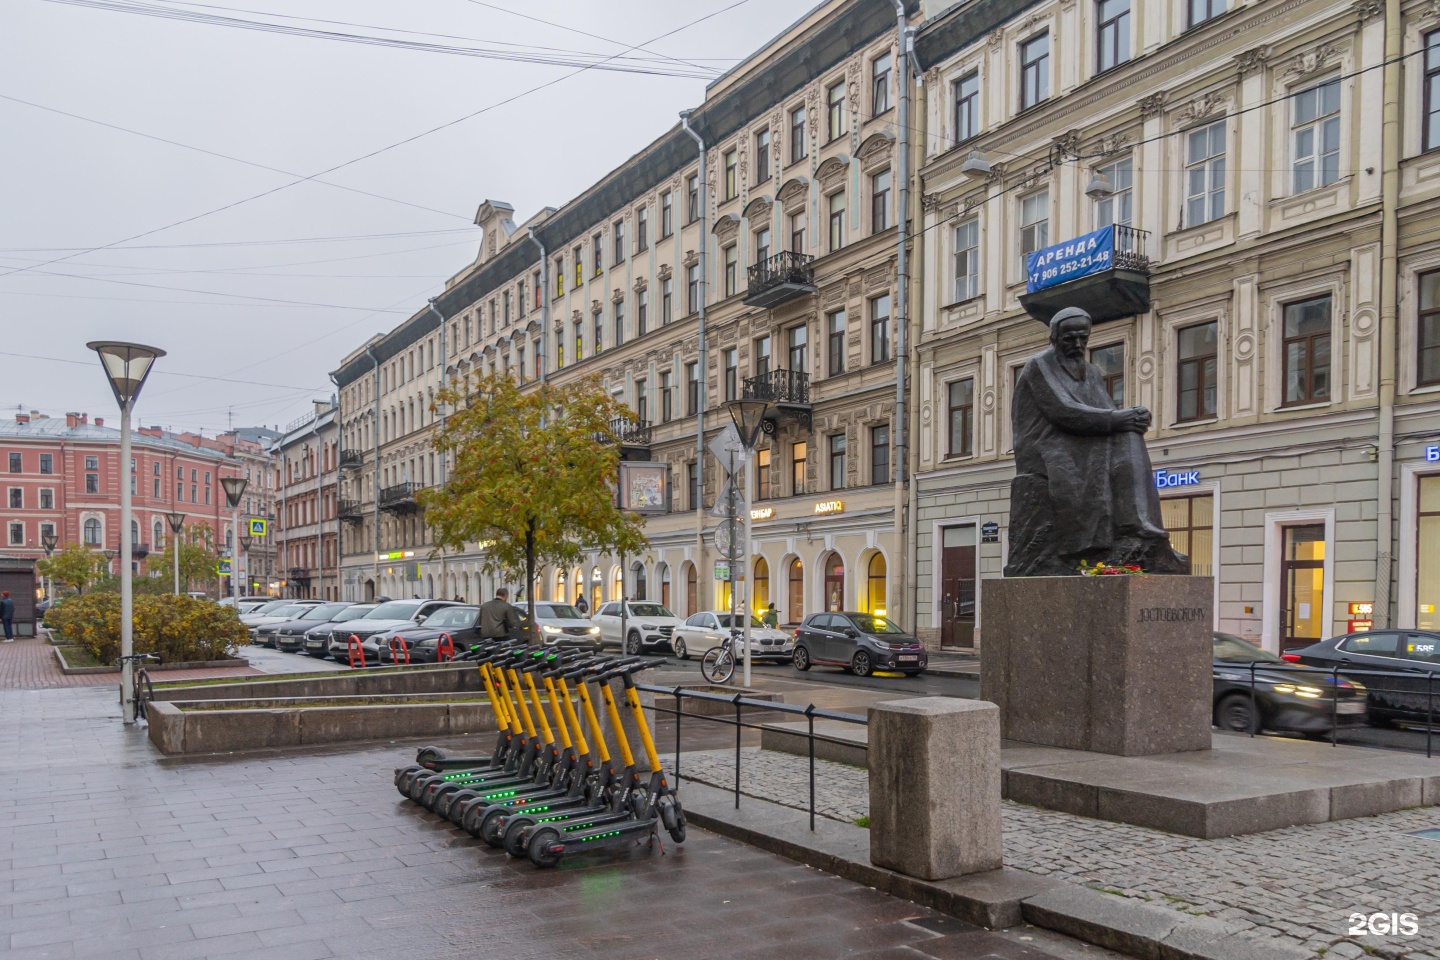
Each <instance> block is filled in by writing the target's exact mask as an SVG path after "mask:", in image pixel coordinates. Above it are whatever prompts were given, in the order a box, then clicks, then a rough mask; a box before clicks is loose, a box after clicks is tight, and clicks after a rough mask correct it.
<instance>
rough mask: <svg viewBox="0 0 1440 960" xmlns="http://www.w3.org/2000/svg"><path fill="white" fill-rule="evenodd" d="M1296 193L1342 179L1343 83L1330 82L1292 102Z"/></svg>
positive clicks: (1313, 88)
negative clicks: (1341, 110) (1341, 111)
mask: <svg viewBox="0 0 1440 960" xmlns="http://www.w3.org/2000/svg"><path fill="white" fill-rule="evenodd" d="M1290 143H1291V144H1292V145H1293V147H1294V150H1295V157H1294V161H1293V162H1294V171H1295V176H1294V183H1293V190H1294V192H1295V193H1304V192H1305V191H1306V190H1311V189H1314V188H1315V187H1323V186H1325V185H1326V184H1330V183H1334V182H1335V181H1336V180H1339V179H1340V81H1339V80H1338V79H1337V80H1327V81H1325V82H1324V83H1321V84H1318V85H1316V86H1313V87H1311V88H1309V89H1308V90H1302V91H1300V92H1299V93H1297V94H1295V95H1294V96H1293V97H1291V98H1290Z"/></svg>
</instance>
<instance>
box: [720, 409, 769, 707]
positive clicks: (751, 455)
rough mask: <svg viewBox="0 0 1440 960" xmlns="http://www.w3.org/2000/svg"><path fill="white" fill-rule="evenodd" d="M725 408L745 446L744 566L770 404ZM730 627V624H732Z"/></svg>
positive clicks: (747, 607) (747, 663)
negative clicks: (760, 447) (759, 444)
mask: <svg viewBox="0 0 1440 960" xmlns="http://www.w3.org/2000/svg"><path fill="white" fill-rule="evenodd" d="M725 406H726V408H728V409H729V411H730V419H732V420H734V421H735V429H736V430H737V431H738V432H739V434H740V443H741V444H742V445H743V446H744V447H745V452H746V453H747V454H748V456H746V457H745V549H744V550H741V551H740V555H741V556H742V557H745V563H746V565H747V566H748V565H749V563H750V555H751V553H752V552H753V551H754V549H755V548H754V544H753V543H752V542H751V541H752V539H753V538H752V534H751V530H752V526H753V524H754V521H753V519H752V517H751V509H750V508H751V506H752V505H753V504H754V502H755V442H756V441H757V440H759V439H760V430H761V428H762V427H764V425H765V414H766V413H767V412H769V410H770V401H768V400H756V399H754V398H742V399H740V400H727V401H726V402H725ZM751 579H752V577H751V574H750V571H748V570H747V571H746V574H745V603H744V605H743V607H742V609H743V610H744V611H745V619H744V620H742V621H741V622H742V623H744V624H745V681H744V683H745V686H747V687H748V686H750V620H751V618H752V617H754V616H755V612H754V611H753V610H751V609H750V603H751V600H750V581H751ZM732 625H733V623H732Z"/></svg>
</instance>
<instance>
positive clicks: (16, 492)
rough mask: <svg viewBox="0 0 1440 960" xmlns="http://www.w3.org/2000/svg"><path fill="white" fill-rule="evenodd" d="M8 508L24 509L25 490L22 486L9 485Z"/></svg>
mask: <svg viewBox="0 0 1440 960" xmlns="http://www.w3.org/2000/svg"><path fill="white" fill-rule="evenodd" d="M10 509H11V510H24V509H25V490H24V488H22V487H11V488H10Z"/></svg>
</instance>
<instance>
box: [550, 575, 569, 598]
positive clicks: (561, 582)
mask: <svg viewBox="0 0 1440 960" xmlns="http://www.w3.org/2000/svg"><path fill="white" fill-rule="evenodd" d="M554 600H555V602H556V603H569V602H570V593H569V591H568V590H566V589H565V574H564V573H561V574H560V578H559V579H558V580H556V581H555V597H554Z"/></svg>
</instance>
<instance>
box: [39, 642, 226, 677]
mask: <svg viewBox="0 0 1440 960" xmlns="http://www.w3.org/2000/svg"><path fill="white" fill-rule="evenodd" d="M50 649H51V650H52V651H53V652H54V653H55V659H56V660H57V661H59V663H60V672H61V673H63V674H65V675H66V676H67V677H76V676H85V675H88V674H93V673H113V674H115V675H117V676H118V675H119V674H120V668H119V667H72V666H70V664H68V663H66V662H65V655H64V654H63V653H61V652H60V647H59V646H52V647H51V648H50ZM248 666H250V661H249V660H246V659H245V658H244V657H231V658H229V659H226V660H186V661H182V662H180V663H161V664H158V665H154V666H147V667H146V668H145V669H146V670H147V671H149V672H150V673H154V672H156V671H157V670H212V669H220V668H224V667H248Z"/></svg>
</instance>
